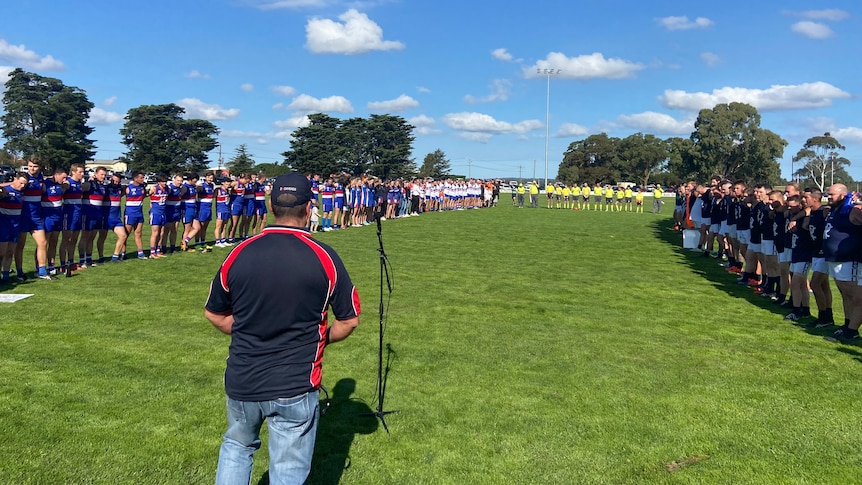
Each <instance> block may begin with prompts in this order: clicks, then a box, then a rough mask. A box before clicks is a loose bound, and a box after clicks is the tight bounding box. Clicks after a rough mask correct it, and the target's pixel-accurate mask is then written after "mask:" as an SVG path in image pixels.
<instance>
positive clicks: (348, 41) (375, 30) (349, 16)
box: [305, 9, 404, 55]
mask: <svg viewBox="0 0 862 485" xmlns="http://www.w3.org/2000/svg"><path fill="white" fill-rule="evenodd" d="M338 18H339V19H340V20H342V21H343V23H338V22H336V21H334V20H330V19H321V18H313V19H310V20H309V21H308V23H307V24H306V25H305V33H306V43H305V47H306V48H307V49H308V50H310V51H311V52H314V53H317V54H348V55H350V54H364V53H366V52H370V51H390V50H401V49H403V48H404V44H402V43H401V42H397V41H390V40H383V29H381V28H380V26H379V25H377V24H376V23H375V22H374V21H373V20H371V19H369V18H368V16H367V15H365V14H364V13H360V12H358V11H356V10H355V9H350V10H348V11H347V12H344V13H343V14H341V15H339V16H338Z"/></svg>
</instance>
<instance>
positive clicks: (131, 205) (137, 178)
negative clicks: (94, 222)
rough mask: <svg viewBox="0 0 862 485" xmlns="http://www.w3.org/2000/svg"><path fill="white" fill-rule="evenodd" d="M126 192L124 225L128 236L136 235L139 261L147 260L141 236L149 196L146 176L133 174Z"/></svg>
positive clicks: (137, 173) (138, 173)
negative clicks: (145, 181)
mask: <svg viewBox="0 0 862 485" xmlns="http://www.w3.org/2000/svg"><path fill="white" fill-rule="evenodd" d="M125 192H126V213H125V218H124V220H123V223H124V224H125V226H126V234H134V236H135V247H136V249H137V251H138V259H146V256H145V255H144V241H143V237H142V236H141V234H142V232H143V229H144V198H145V197H146V196H147V187H146V184H145V183H144V174H143V173H141V172H139V171H134V172H132V182H131V183H129V185H127V186H126V189H125Z"/></svg>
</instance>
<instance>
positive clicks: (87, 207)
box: [78, 167, 108, 269]
mask: <svg viewBox="0 0 862 485" xmlns="http://www.w3.org/2000/svg"><path fill="white" fill-rule="evenodd" d="M107 173H108V169H107V168H105V167H96V170H95V171H94V172H93V176H92V178H91V179H90V180H88V181H86V182H84V183H83V184H81V188H82V189H83V190H84V198H83V200H82V202H83V207H84V229H83V231H82V233H81V241H80V242H79V243H78V267H79V268H81V269H86V268H88V267H90V266H93V243H94V242H95V240H96V236H98V235H99V233H100V232H105V233H106V234H107V230H106V229H105V228H106V227H107V220H106V218H105V215H106V214H105V213H104V212H102V209H103V207H105V205H107V204H108V202H107V192H106V191H105V185H104V184H105V176H106V175H107ZM102 241H103V243H104V239H103V240H102Z"/></svg>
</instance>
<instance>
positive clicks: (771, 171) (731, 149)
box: [685, 103, 787, 182]
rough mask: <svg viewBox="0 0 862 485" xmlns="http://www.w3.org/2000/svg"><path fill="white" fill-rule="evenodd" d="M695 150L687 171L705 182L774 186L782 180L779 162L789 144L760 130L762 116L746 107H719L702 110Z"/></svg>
mask: <svg viewBox="0 0 862 485" xmlns="http://www.w3.org/2000/svg"><path fill="white" fill-rule="evenodd" d="M691 140H692V142H693V150H692V153H691V155H692V156H691V158H690V160H689V162H690V163H691V164H692V166H690V167H685V169H687V171H688V172H691V173H693V174H696V175H697V176H699V178H701V179H705V178H707V177H711V176H713V175H718V176H720V177H722V178H725V179H743V180H748V181H752V182H753V181H762V182H773V181H777V180H778V178H779V176H780V172H781V170H780V168H781V167H780V165H779V164H778V159H779V158H781V157H782V156H783V154H784V147H785V146H787V142H786V141H785V140H784V139H782V138H781V137H780V136H778V135H776V134H775V133H773V132H771V131H769V130H765V129H763V128H760V114H758V112H757V109H755V108H754V107H753V106H751V105H748V104H745V103H730V104H719V105H716V106H715V107H714V108H712V109H702V110H700V113H699V114H698V116H697V121H695V123H694V132H692V134H691Z"/></svg>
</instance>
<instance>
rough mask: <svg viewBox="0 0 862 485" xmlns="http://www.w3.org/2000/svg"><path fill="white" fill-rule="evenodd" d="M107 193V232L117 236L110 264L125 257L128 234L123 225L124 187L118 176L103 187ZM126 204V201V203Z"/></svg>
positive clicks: (113, 176) (115, 175)
mask: <svg viewBox="0 0 862 485" xmlns="http://www.w3.org/2000/svg"><path fill="white" fill-rule="evenodd" d="M105 190H106V191H107V193H108V204H109V206H108V220H107V227H108V230H110V231H113V232H114V234H116V236H117V243H116V244H114V253H113V254H112V255H111V262H112V263H119V262H120V261H122V260H123V258H125V257H126V239H127V238H128V237H129V233H128V232H126V225H125V224H124V223H123V207H122V205H123V196H124V195H126V187H125V186H124V185H123V178H122V177H121V176H120V174H118V173H115V174H113V175H111V180H110V182H108V185H106V186H105ZM127 202H128V201H127Z"/></svg>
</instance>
